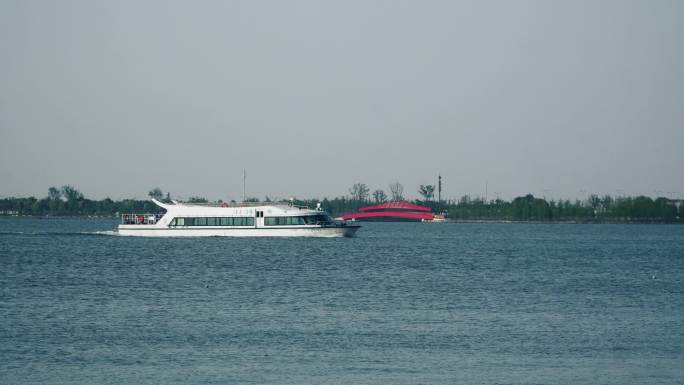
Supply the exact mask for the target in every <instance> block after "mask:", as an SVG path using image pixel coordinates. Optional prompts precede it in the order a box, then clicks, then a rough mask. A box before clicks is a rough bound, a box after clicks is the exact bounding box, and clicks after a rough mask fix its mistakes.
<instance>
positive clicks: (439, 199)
mask: <svg viewBox="0 0 684 385" xmlns="http://www.w3.org/2000/svg"><path fill="white" fill-rule="evenodd" d="M437 202H439V203H442V176H441V175H438V176H437Z"/></svg>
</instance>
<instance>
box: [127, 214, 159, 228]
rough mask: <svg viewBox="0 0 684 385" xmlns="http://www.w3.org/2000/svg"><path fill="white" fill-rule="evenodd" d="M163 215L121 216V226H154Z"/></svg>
mask: <svg viewBox="0 0 684 385" xmlns="http://www.w3.org/2000/svg"><path fill="white" fill-rule="evenodd" d="M163 216H164V214H121V224H122V225H154V224H156V223H157V222H159V220H160V219H161V217H163Z"/></svg>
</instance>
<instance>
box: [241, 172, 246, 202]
mask: <svg viewBox="0 0 684 385" xmlns="http://www.w3.org/2000/svg"><path fill="white" fill-rule="evenodd" d="M246 185H247V170H245V169H244V168H243V169H242V202H244V201H245V186H246Z"/></svg>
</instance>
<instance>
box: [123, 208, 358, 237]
mask: <svg viewBox="0 0 684 385" xmlns="http://www.w3.org/2000/svg"><path fill="white" fill-rule="evenodd" d="M152 202H154V203H155V204H156V205H157V206H159V207H161V208H163V209H164V210H166V213H164V214H123V215H122V216H121V224H120V225H119V226H118V233H119V235H133V236H143V237H145V236H148V237H202V236H221V237H351V236H353V235H354V234H355V233H356V231H357V230H358V229H359V227H361V226H359V225H355V224H350V223H347V222H345V221H335V220H333V219H332V218H331V217H330V216H329V215H328V214H327V213H326V212H325V211H323V210H321V208H320V206H319V207H317V208H316V209H315V210H312V209H309V208H307V207H303V206H296V205H293V204H288V203H285V202H283V203H274V204H263V203H242V204H235V205H227V204H223V205H202V204H187V203H180V202H176V201H172V202H173V204H166V203H162V202H159V201H158V200H156V199H152Z"/></svg>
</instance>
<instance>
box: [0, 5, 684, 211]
mask: <svg viewBox="0 0 684 385" xmlns="http://www.w3.org/2000/svg"><path fill="white" fill-rule="evenodd" d="M682 15H684V1H645V0H644V1H586V2H584V1H577V0H572V1H562V2H561V1H547V0H544V1H508V0H506V1H472V2H461V1H368V0H364V1H348V0H345V1H335V2H326V1H310V2H309V1H306V2H300V1H275V0H274V1H244V2H239V1H198V2H191V1H166V0H164V1H93V0H85V1H27V0H17V1H12V0H4V1H2V2H0V58H1V60H0V196H12V195H16V196H26V195H36V196H39V197H41V196H45V195H47V189H48V187H49V186H53V185H55V186H61V185H64V184H71V185H73V186H75V187H77V188H78V189H80V190H81V191H82V192H84V193H85V195H86V196H88V197H91V198H104V197H106V196H110V197H112V198H122V197H139V198H143V197H146V194H147V191H149V190H150V189H151V188H153V187H155V186H158V187H160V188H162V189H163V190H164V191H170V192H171V194H172V195H173V196H176V197H188V196H190V195H202V196H206V197H207V198H210V199H218V198H222V199H239V198H240V197H241V194H242V170H243V168H246V169H247V194H248V195H251V196H258V197H260V198H263V197H264V196H265V195H269V196H271V197H282V198H287V197H291V196H296V197H302V198H303V197H324V196H327V197H333V196H338V195H343V194H347V193H348V189H349V187H350V186H351V185H352V184H353V183H355V182H363V183H366V184H367V185H369V187H371V189H376V188H382V189H384V190H385V191H388V187H387V186H388V184H389V183H391V182H394V181H399V182H401V183H402V184H403V185H404V186H405V190H406V195H408V197H410V198H413V197H417V196H418V194H417V192H416V190H417V188H418V185H419V184H434V183H436V179H437V174H438V173H441V174H442V176H443V178H444V192H443V197H447V198H455V197H459V196H461V195H463V194H471V195H484V194H485V188H487V191H488V197H489V198H492V197H494V196H495V195H496V194H499V195H500V196H501V197H502V198H511V197H514V196H517V195H522V194H526V193H528V192H529V193H533V194H535V195H540V196H543V195H546V196H547V197H554V198H559V197H567V198H575V197H583V196H584V195H585V194H586V192H595V193H601V194H603V193H610V194H616V193H621V194H646V195H651V196H652V195H655V194H656V191H658V192H659V194H660V195H664V196H668V195H669V193H673V195H674V196H675V197H677V196H679V197H684V171H683V168H684V167H683V166H684V154H683V151H682V149H683V147H684V146H683V145H684V18H683V17H682Z"/></svg>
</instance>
